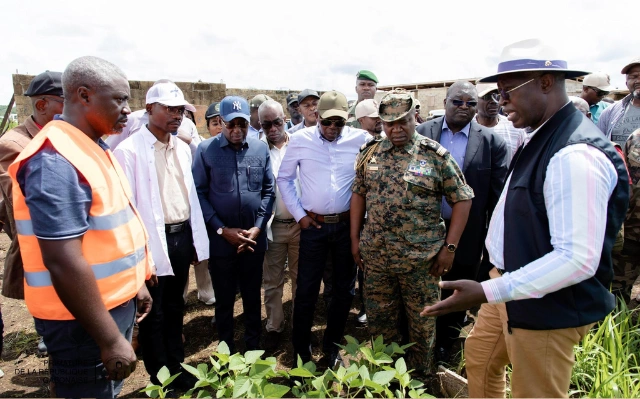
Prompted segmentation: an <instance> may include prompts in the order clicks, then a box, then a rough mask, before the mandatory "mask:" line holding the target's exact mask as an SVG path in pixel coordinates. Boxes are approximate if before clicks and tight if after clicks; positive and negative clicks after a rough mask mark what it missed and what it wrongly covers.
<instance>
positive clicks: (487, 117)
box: [475, 83, 527, 165]
mask: <svg viewBox="0 0 640 399" xmlns="http://www.w3.org/2000/svg"><path fill="white" fill-rule="evenodd" d="M476 89H477V90H478V113H477V114H476V118H475V121H476V122H478V123H479V124H481V125H482V126H485V127H490V128H492V129H493V132H494V133H495V134H497V135H498V136H500V137H502V138H503V139H504V141H505V142H506V143H507V165H509V164H510V163H511V159H513V155H514V154H515V153H516V151H517V150H518V148H519V147H520V146H521V145H522V143H524V140H525V138H526V137H527V133H525V130H524V129H516V128H515V127H513V123H511V122H509V120H508V119H507V117H506V116H503V115H500V114H499V113H498V111H500V105H498V103H499V102H500V94H498V86H496V85H495V84H489V83H479V84H478V85H477V86H476Z"/></svg>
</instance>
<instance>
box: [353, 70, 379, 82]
mask: <svg viewBox="0 0 640 399" xmlns="http://www.w3.org/2000/svg"><path fill="white" fill-rule="evenodd" d="M356 79H362V80H371V81H374V82H376V83H378V77H377V76H376V74H375V73H373V72H371V71H367V70H366V69H363V70H361V71H358V73H357V74H356Z"/></svg>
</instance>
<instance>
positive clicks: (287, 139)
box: [265, 130, 289, 150]
mask: <svg viewBox="0 0 640 399" xmlns="http://www.w3.org/2000/svg"><path fill="white" fill-rule="evenodd" d="M266 136H267V135H266V133H265V137H266ZM267 144H269V149H270V150H273V149H274V148H278V147H276V146H274V145H273V144H271V143H270V142H269V140H267ZM288 144H289V133H287V131H286V130H285V132H284V145H285V147H286V146H287V145H288Z"/></svg>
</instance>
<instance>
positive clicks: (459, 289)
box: [420, 280, 487, 316]
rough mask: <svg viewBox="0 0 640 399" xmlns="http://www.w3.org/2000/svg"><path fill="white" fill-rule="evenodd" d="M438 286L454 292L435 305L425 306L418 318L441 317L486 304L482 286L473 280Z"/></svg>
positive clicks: (445, 282)
mask: <svg viewBox="0 0 640 399" xmlns="http://www.w3.org/2000/svg"><path fill="white" fill-rule="evenodd" d="M439 285H440V288H441V289H444V290H454V292H453V295H451V296H450V297H449V298H447V299H445V300H444V301H440V302H438V303H436V304H435V305H432V306H426V307H425V308H424V310H423V311H422V312H421V313H420V316H441V315H443V314H447V313H451V312H460V311H463V310H467V309H469V308H471V307H473V306H476V305H479V304H482V303H486V302H487V297H486V296H485V295H484V290H483V289H482V285H481V284H480V283H478V282H475V281H473V280H456V281H441V282H440V284H439Z"/></svg>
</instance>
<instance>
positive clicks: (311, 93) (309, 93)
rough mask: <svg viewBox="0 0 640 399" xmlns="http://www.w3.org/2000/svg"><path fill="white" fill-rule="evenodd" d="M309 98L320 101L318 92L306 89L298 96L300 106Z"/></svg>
mask: <svg viewBox="0 0 640 399" xmlns="http://www.w3.org/2000/svg"><path fill="white" fill-rule="evenodd" d="M307 97H315V98H317V99H318V100H319V99H320V96H319V95H318V92H317V91H315V90H311V89H304V90H302V91H301V92H300V94H298V104H300V103H301V102H302V100H304V99H305V98H307Z"/></svg>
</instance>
